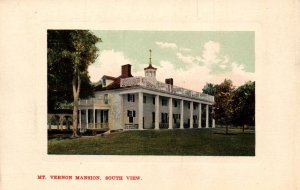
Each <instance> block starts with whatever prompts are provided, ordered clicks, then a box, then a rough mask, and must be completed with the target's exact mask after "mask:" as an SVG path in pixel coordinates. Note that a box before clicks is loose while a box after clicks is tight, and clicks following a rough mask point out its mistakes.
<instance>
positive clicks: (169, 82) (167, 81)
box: [165, 78, 173, 86]
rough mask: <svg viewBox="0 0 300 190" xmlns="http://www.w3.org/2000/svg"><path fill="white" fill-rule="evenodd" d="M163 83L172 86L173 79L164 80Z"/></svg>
mask: <svg viewBox="0 0 300 190" xmlns="http://www.w3.org/2000/svg"><path fill="white" fill-rule="evenodd" d="M165 83H166V84H170V85H172V86H173V78H168V79H166V80H165Z"/></svg>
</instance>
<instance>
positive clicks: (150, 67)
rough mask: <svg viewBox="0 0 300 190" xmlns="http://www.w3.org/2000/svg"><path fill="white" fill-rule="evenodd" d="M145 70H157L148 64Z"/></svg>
mask: <svg viewBox="0 0 300 190" xmlns="http://www.w3.org/2000/svg"><path fill="white" fill-rule="evenodd" d="M147 69H154V70H156V69H157V68H155V67H153V66H152V64H151V63H150V64H149V66H148V67H146V68H145V69H144V70H147Z"/></svg>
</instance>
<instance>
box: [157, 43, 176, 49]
mask: <svg viewBox="0 0 300 190" xmlns="http://www.w3.org/2000/svg"><path fill="white" fill-rule="evenodd" d="M155 44H156V45H158V46H159V47H160V48H170V49H177V45H176V44H175V43H169V42H155Z"/></svg>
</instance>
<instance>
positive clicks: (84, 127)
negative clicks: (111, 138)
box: [79, 123, 108, 131]
mask: <svg viewBox="0 0 300 190" xmlns="http://www.w3.org/2000/svg"><path fill="white" fill-rule="evenodd" d="M79 128H80V131H82V130H83V131H85V130H87V129H107V128H108V123H95V126H94V124H93V123H89V124H86V123H82V124H81V126H80V125H79Z"/></svg>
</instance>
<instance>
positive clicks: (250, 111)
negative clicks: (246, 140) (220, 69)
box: [232, 81, 255, 126]
mask: <svg viewBox="0 0 300 190" xmlns="http://www.w3.org/2000/svg"><path fill="white" fill-rule="evenodd" d="M232 109H233V110H234V112H233V113H234V114H233V117H232V120H233V123H234V124H236V125H242V126H244V125H252V126H253V125H255V82H253V81H248V82H246V83H245V84H244V85H242V86H240V87H238V88H237V89H236V90H235V91H234V92H233V96H232Z"/></svg>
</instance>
